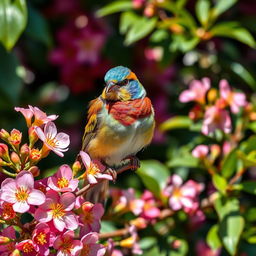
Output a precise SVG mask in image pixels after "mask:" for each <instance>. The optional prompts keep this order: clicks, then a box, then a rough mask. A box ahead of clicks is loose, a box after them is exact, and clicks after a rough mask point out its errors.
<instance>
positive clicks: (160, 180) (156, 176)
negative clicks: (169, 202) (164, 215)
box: [136, 160, 170, 197]
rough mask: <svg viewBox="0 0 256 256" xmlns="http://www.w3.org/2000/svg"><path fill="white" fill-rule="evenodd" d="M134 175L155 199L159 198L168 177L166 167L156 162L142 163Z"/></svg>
mask: <svg viewBox="0 0 256 256" xmlns="http://www.w3.org/2000/svg"><path fill="white" fill-rule="evenodd" d="M136 173H137V174H138V175H139V176H140V178H141V179H142V181H143V183H144V185H145V186H146V187H147V189H148V190H150V191H152V192H153V193H154V194H155V195H156V196H157V197H160V195H161V190H162V189H163V188H164V187H165V186H166V182H167V178H168V176H169V175H170V174H169V171H168V169H167V167H166V166H165V165H163V164H161V163H160V162H158V161H156V160H147V161H142V162H141V167H140V168H139V169H138V170H137V171H136Z"/></svg>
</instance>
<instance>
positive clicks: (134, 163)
mask: <svg viewBox="0 0 256 256" xmlns="http://www.w3.org/2000/svg"><path fill="white" fill-rule="evenodd" d="M127 159H129V160H130V166H129V167H130V169H132V170H136V169H138V168H140V160H139V158H138V157H136V156H130V157H128V158H127Z"/></svg>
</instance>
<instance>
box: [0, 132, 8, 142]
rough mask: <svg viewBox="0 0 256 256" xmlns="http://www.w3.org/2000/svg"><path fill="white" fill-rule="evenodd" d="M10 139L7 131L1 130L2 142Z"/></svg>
mask: <svg viewBox="0 0 256 256" xmlns="http://www.w3.org/2000/svg"><path fill="white" fill-rule="evenodd" d="M9 137H10V134H9V132H7V131H6V130H5V129H1V131H0V138H1V139H2V140H7V139H8V138H9Z"/></svg>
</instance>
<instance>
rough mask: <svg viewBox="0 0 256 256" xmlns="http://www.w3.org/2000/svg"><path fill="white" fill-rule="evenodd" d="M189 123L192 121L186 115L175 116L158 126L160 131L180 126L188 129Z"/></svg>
mask: <svg viewBox="0 0 256 256" xmlns="http://www.w3.org/2000/svg"><path fill="white" fill-rule="evenodd" d="M191 125H192V121H191V119H190V118H189V117H188V116H175V117H172V118H170V119H168V120H166V121H165V122H163V123H162V124H161V126H160V129H161V130H162V131H169V130H172V129H182V128H187V129H188V128H189V127H190V126H191Z"/></svg>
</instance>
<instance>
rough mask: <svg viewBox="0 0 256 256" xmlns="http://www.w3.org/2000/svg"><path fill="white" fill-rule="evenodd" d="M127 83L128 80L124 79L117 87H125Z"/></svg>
mask: <svg viewBox="0 0 256 256" xmlns="http://www.w3.org/2000/svg"><path fill="white" fill-rule="evenodd" d="M128 83H129V80H128V79H124V80H123V81H121V82H119V83H118V85H119V86H125V85H127V84H128Z"/></svg>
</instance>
